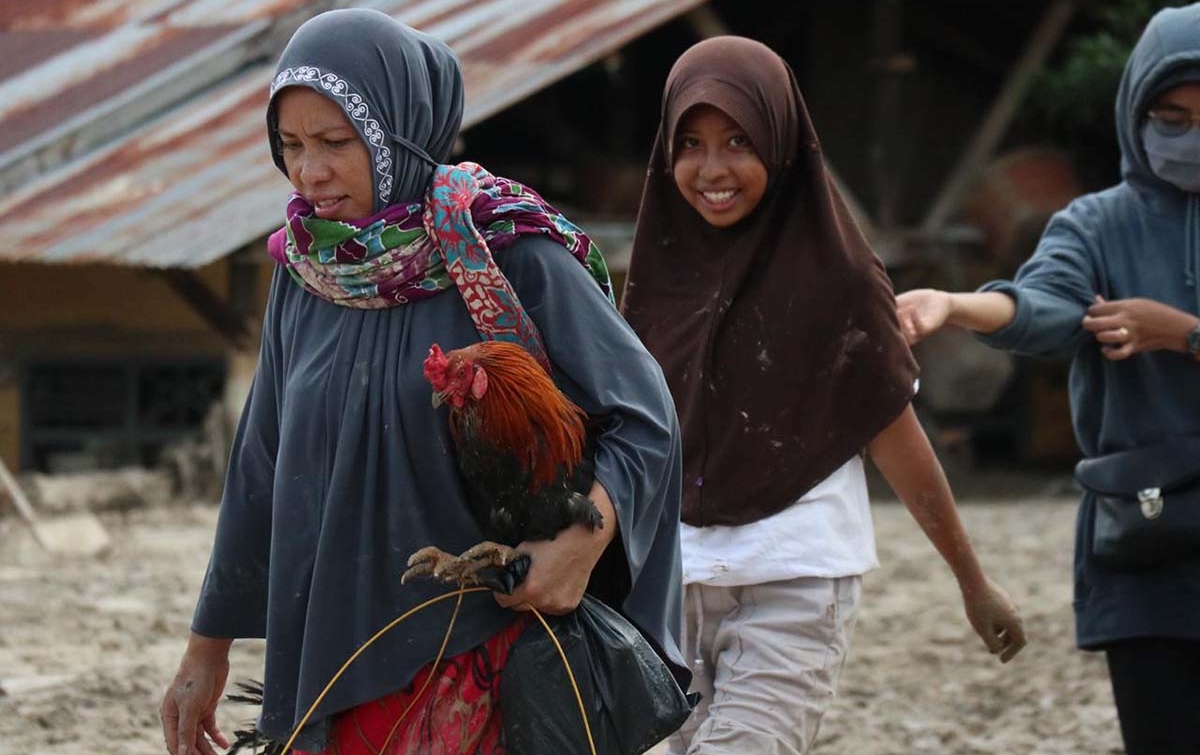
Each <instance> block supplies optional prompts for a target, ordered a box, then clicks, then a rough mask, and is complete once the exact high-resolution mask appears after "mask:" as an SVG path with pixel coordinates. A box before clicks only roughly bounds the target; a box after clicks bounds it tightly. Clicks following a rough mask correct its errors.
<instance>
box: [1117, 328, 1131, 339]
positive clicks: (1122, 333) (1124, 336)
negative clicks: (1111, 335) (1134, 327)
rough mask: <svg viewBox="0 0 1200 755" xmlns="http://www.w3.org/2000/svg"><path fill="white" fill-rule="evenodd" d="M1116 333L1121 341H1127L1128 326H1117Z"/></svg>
mask: <svg viewBox="0 0 1200 755" xmlns="http://www.w3.org/2000/svg"><path fill="white" fill-rule="evenodd" d="M1117 335H1118V336H1120V338H1121V340H1122V341H1128V340H1129V328H1126V327H1120V328H1117Z"/></svg>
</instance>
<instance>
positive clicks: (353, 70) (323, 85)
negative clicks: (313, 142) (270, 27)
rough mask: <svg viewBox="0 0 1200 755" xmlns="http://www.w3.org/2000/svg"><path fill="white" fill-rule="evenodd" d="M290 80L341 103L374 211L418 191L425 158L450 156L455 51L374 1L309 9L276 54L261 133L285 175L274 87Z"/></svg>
mask: <svg viewBox="0 0 1200 755" xmlns="http://www.w3.org/2000/svg"><path fill="white" fill-rule="evenodd" d="M290 86H305V87H308V88H310V89H312V90H314V91H316V92H319V93H321V94H323V95H325V96H326V97H328V98H329V99H331V100H333V101H334V102H336V103H337V104H338V105H340V106H341V107H342V109H343V110H344V111H345V113H346V117H347V118H348V119H349V120H350V123H351V124H353V126H354V128H355V130H356V131H357V132H358V134H359V136H361V137H362V139H363V141H364V142H365V143H366V145H367V149H368V150H369V151H370V153H371V160H372V165H373V169H374V171H375V180H374V182H373V185H374V187H375V188H374V199H375V201H374V205H375V207H374V211H375V212H379V211H380V210H382V209H383V208H385V207H387V206H389V205H393V204H398V203H400V202H410V201H413V200H417V199H420V198H421V197H422V195H424V193H425V189H426V187H427V186H428V185H429V179H430V176H431V175H432V173H433V168H434V166H435V165H437V164H439V163H443V162H445V161H446V160H447V159H448V158H449V157H450V149H451V147H452V146H453V145H454V139H455V137H457V136H458V129H459V127H460V126H461V125H462V113H463V81H462V70H461V69H460V67H459V64H458V59H457V58H456V57H455V56H454V53H453V52H451V50H450V48H449V47H447V46H446V45H445V44H444V43H442V42H441V41H439V40H437V39H435V38H433V37H431V36H429V35H428V34H424V33H422V32H419V31H417V30H415V29H412V28H410V27H408V26H405V25H404V24H402V23H400V22H399V21H397V20H395V19H394V18H392V17H391V16H389V15H387V14H386V13H380V12H379V11H376V10H370V9H367V8H346V9H342V10H334V11H329V12H327V13H322V14H320V15H318V16H315V17H313V18H312V19H310V20H308V21H306V22H305V23H304V24H303V25H302V26H301V27H300V28H299V29H297V30H296V33H295V34H294V35H292V39H291V41H290V42H288V45H287V47H285V48H284V50H283V54H282V55H280V56H279V64H278V65H277V66H276V68H275V78H274V80H273V81H272V82H271V103H270V105H269V106H268V107H267V133H268V137H269V139H270V142H271V156H272V158H273V159H274V160H275V165H276V166H277V167H278V168H279V169H280V170H281V171H283V173H284V175H287V169H286V168H285V167H284V164H283V157H282V156H281V154H280V151H279V128H278V123H277V118H276V114H275V109H276V108H275V96H276V95H277V94H278V93H279V91H280V90H282V89H284V88H285V87H290Z"/></svg>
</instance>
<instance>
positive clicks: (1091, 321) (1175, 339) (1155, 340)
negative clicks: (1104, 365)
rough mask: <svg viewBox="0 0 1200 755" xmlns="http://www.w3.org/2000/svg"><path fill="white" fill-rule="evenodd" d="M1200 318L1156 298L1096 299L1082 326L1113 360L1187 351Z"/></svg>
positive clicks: (1107, 356)
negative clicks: (1189, 333) (1189, 334)
mask: <svg viewBox="0 0 1200 755" xmlns="http://www.w3.org/2000/svg"><path fill="white" fill-rule="evenodd" d="M1198 322H1200V318H1197V317H1196V316H1195V315H1189V314H1188V313H1186V312H1181V311H1180V310H1178V309H1175V308H1174V307H1169V306H1167V305H1166V304H1162V303H1160V302H1156V301H1154V300H1153V299H1117V300H1115V301H1105V299H1104V297H1102V296H1097V297H1096V303H1095V304H1093V305H1092V306H1090V307H1088V312H1087V315H1086V316H1085V317H1084V318H1083V327H1084V329H1085V330H1087V331H1088V332H1089V333H1092V334H1094V335H1095V336H1096V341H1097V342H1099V343H1100V351H1101V352H1103V353H1104V356H1105V357H1106V358H1108V359H1111V360H1113V361H1120V360H1122V359H1128V358H1129V357H1131V356H1133V355H1134V354H1138V353H1140V352H1143V351H1178V352H1183V353H1186V352H1187V334H1188V332H1189V331H1191V330H1192V328H1194V327H1196V324H1197V323H1198Z"/></svg>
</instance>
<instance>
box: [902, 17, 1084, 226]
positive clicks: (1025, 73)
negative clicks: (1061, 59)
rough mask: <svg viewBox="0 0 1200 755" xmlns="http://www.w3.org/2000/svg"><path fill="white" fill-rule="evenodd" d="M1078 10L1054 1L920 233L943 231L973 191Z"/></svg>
mask: <svg viewBox="0 0 1200 755" xmlns="http://www.w3.org/2000/svg"><path fill="white" fill-rule="evenodd" d="M1078 7H1079V0H1054V2H1053V3H1051V5H1050V7H1048V8H1047V9H1046V13H1045V14H1044V15H1043V16H1042V20H1041V21H1040V22H1039V23H1038V26H1037V28H1036V29H1035V30H1034V33H1033V36H1032V37H1030V39H1029V43H1028V44H1027V45H1026V46H1025V51H1024V52H1023V53H1022V54H1021V58H1020V59H1019V60H1018V61H1017V63H1016V65H1015V66H1013V68H1012V70H1011V71H1010V72H1009V74H1008V79H1007V81H1005V82H1004V88H1003V89H1001V90H1000V94H999V95H997V96H996V100H995V102H993V103H992V107H991V109H990V110H989V111H988V114H987V116H986V117H985V118H984V119H983V122H982V123H981V124H980V126H979V130H978V131H976V132H975V136H974V137H973V138H972V139H971V142H970V144H968V145H967V148H966V149H965V150H964V151H963V153H962V156H961V157H959V160H958V164H957V165H956V166H955V167H954V170H953V172H951V174H950V177H949V178H947V179H946V182H945V184H943V185H942V190H941V193H940V194H938V197H937V199H936V200H935V201H934V203H933V205H932V206H931V207H930V209H929V213H928V214H927V215H926V216H925V220H924V221H923V222H922V224H921V230H922V231H924V232H925V233H926V234H929V235H933V234H936V233H937V232H938V231H940V230H941V229H942V228H943V227H944V226H945V225H946V223H947V222H948V221H949V220H950V216H951V215H952V214H953V213H954V211H955V210H957V209H958V206H959V204H960V203H961V202H962V198H963V195H964V194H965V193H966V191H967V189H969V188H970V185H971V181H972V180H974V178H975V176H976V175H977V174H978V172H979V170H980V168H982V167H983V164H984V163H985V162H986V161H987V160H988V158H990V157H991V156H992V154H993V153H994V152H995V151H996V147H997V146H998V145H999V144H1000V140H1001V139H1002V138H1003V137H1004V133H1005V132H1006V131H1008V126H1009V124H1010V123H1012V119H1013V117H1014V116H1015V115H1016V113H1017V108H1018V107H1019V106H1020V104H1021V100H1022V99H1024V97H1025V94H1026V92H1028V91H1029V86H1030V84H1032V83H1033V79H1034V77H1035V76H1036V75H1037V73H1038V71H1039V70H1040V69H1041V68H1042V66H1043V65H1045V63H1046V58H1047V57H1049V55H1050V53H1051V51H1053V50H1054V46H1055V45H1056V44H1058V40H1059V39H1060V38H1062V35H1063V33H1064V32H1065V31H1066V29H1067V25H1068V24H1069V23H1070V22H1071V18H1072V17H1073V16H1074V15H1075V11H1076V10H1077V9H1078Z"/></svg>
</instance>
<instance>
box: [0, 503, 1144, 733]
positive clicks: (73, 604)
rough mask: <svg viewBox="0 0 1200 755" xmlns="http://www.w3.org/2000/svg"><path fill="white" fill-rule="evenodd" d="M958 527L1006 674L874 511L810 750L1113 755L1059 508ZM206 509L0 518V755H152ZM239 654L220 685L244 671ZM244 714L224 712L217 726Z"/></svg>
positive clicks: (1037, 507) (1102, 688)
mask: <svg viewBox="0 0 1200 755" xmlns="http://www.w3.org/2000/svg"><path fill="white" fill-rule="evenodd" d="M962 509H963V516H964V519H965V520H966V522H967V525H968V527H969V529H970V531H971V533H972V536H973V538H974V540H975V543H976V546H977V548H978V549H979V552H980V555H981V557H982V559H983V561H984V563H985V565H986V566H987V567H988V569H989V571H990V573H991V574H992V576H993V577H994V578H995V579H996V580H997V581H998V582H1000V583H1001V584H1003V585H1004V586H1005V587H1006V588H1007V589H1008V590H1009V592H1010V593H1011V594H1012V596H1013V597H1014V598H1015V599H1016V600H1017V601H1018V603H1019V604H1020V605H1021V608H1022V612H1023V614H1024V616H1025V620H1026V625H1027V628H1028V632H1029V635H1030V645H1029V647H1027V648H1026V649H1025V651H1024V652H1023V653H1022V654H1021V655H1020V656H1019V657H1018V658H1017V659H1016V660H1015V661H1014V662H1013V663H1011V664H1009V665H1008V666H1001V665H1000V664H999V663H998V662H996V661H995V660H994V659H993V658H992V657H991V656H989V655H987V653H986V652H985V651H984V650H983V648H982V645H981V643H980V642H979V640H977V639H976V637H975V636H974V635H973V634H972V633H971V631H970V629H969V627H968V625H967V623H966V619H965V617H964V616H963V613H962V609H961V606H960V604H959V598H958V593H957V590H956V588H955V585H954V581H953V579H952V577H951V576H950V574H949V572H948V570H947V569H946V568H945V567H944V566H943V565H942V563H941V562H940V560H939V559H938V558H937V556H936V554H935V553H934V552H933V550H932V547H931V546H930V545H929V544H928V542H927V541H926V540H925V539H924V537H923V536H922V535H921V534H920V532H919V530H918V529H917V528H916V525H915V524H914V523H913V522H912V520H911V519H909V518H908V516H907V515H906V513H905V512H904V509H903V508H902V507H900V506H898V505H895V504H888V503H883V504H878V505H876V506H875V522H876V527H877V531H878V539H879V553H880V561H881V562H882V564H883V566H882V568H881V569H879V570H877V571H875V572H873V573H871V574H870V575H868V576H867V578H866V582H865V584H866V589H865V594H864V598H863V607H862V611H861V613H860V616H859V621H858V627H857V630H856V632H855V635H854V641H853V645H852V650H851V655H850V660H849V662H848V665H847V667H846V671H845V673H844V675H843V678H842V684H841V688H840V690H839V698H838V700H837V701H836V702H835V704H834V706H833V709H832V710H831V712H830V713H829V714H828V715H827V716H826V718H825V721H824V723H823V724H822V727H821V736H820V740H819V743H818V746H817V748H816V752H817V753H819V755H836V754H838V753H845V754H847V755H851V754H853V755H889V754H891V753H895V754H897V755H900V754H901V753H903V754H904V755H909V754H911V753H947V754H951V755H984V754H988V755H991V754H992V753H996V754H999V753H1003V754H1004V755H1022V754H1024V753H1037V754H1039V755H1050V754H1051V753H1081V754H1082V753H1087V754H1088V755H1105V754H1108V753H1113V754H1117V753H1120V752H1121V748H1120V738H1119V734H1118V729H1117V723H1116V715H1115V713H1114V710H1113V707H1112V695H1111V692H1110V690H1109V687H1108V682H1107V677H1106V675H1105V670H1104V661H1103V658H1102V657H1101V656H1097V655H1093V654H1085V653H1081V652H1078V651H1076V650H1075V649H1074V646H1073V642H1072V618H1071V609H1070V599H1071V589H1070V561H1071V556H1070V554H1071V535H1072V523H1073V517H1074V509H1075V506H1074V501H1073V500H1071V499H1068V498H1037V497H1031V498H1026V499H1023V500H1017V501H1005V502H989V501H985V500H972V501H968V502H966V503H965V504H964V505H963V507H962ZM215 521H216V510H215V508H212V507H205V506H198V507H182V506H181V507H176V508H159V509H152V510H142V511H137V512H133V513H126V514H123V515H107V516H106V518H105V523H106V525H107V526H108V528H109V530H110V532H111V534H112V536H113V539H114V542H115V548H114V550H113V551H112V552H111V553H110V554H108V555H107V556H104V557H101V558H98V559H92V560H63V559H56V558H53V557H51V556H49V555H47V554H45V553H43V552H41V551H40V550H39V549H38V548H37V546H36V545H35V544H34V542H33V541H32V539H31V538H30V536H29V534H28V532H27V531H26V530H25V529H24V527H23V526H22V525H21V524H20V522H18V521H16V520H14V519H12V518H6V519H0V755H109V754H111V755H158V754H159V753H163V752H165V750H164V747H163V745H162V739H161V735H160V732H159V725H158V713H157V707H158V702H159V699H160V696H161V693H162V690H163V689H164V688H165V686H166V684H167V682H168V681H169V679H170V677H171V675H172V674H173V672H174V668H175V664H176V663H177V661H178V658H179V654H180V652H181V651H182V649H183V644H184V639H185V637H186V634H187V627H188V620H189V618H190V615H191V610H192V603H193V600H194V598H195V595H196V591H197V590H198V588H199V583H200V579H201V577H202V575H203V571H204V566H205V563H206V562H207V558H208V550H209V547H210V544H211V540H212V531H213V527H214V524H215ZM261 659H262V647H261V643H258V642H253V641H251V642H239V643H236V644H235V646H234V654H233V657H232V665H233V670H232V674H231V677H232V678H234V679H238V678H245V677H251V676H253V677H256V678H261V677H260V668H261ZM247 715H248V711H247V710H246V709H244V708H240V707H238V706H225V707H223V709H222V710H221V711H220V714H219V717H220V720H221V722H222V724H223V726H224V728H225V729H226V731H227V732H228V731H230V730H231V729H232V728H233V726H234V725H235V724H240V723H241V722H243V721H244V720H245V718H246V716H247Z"/></svg>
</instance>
